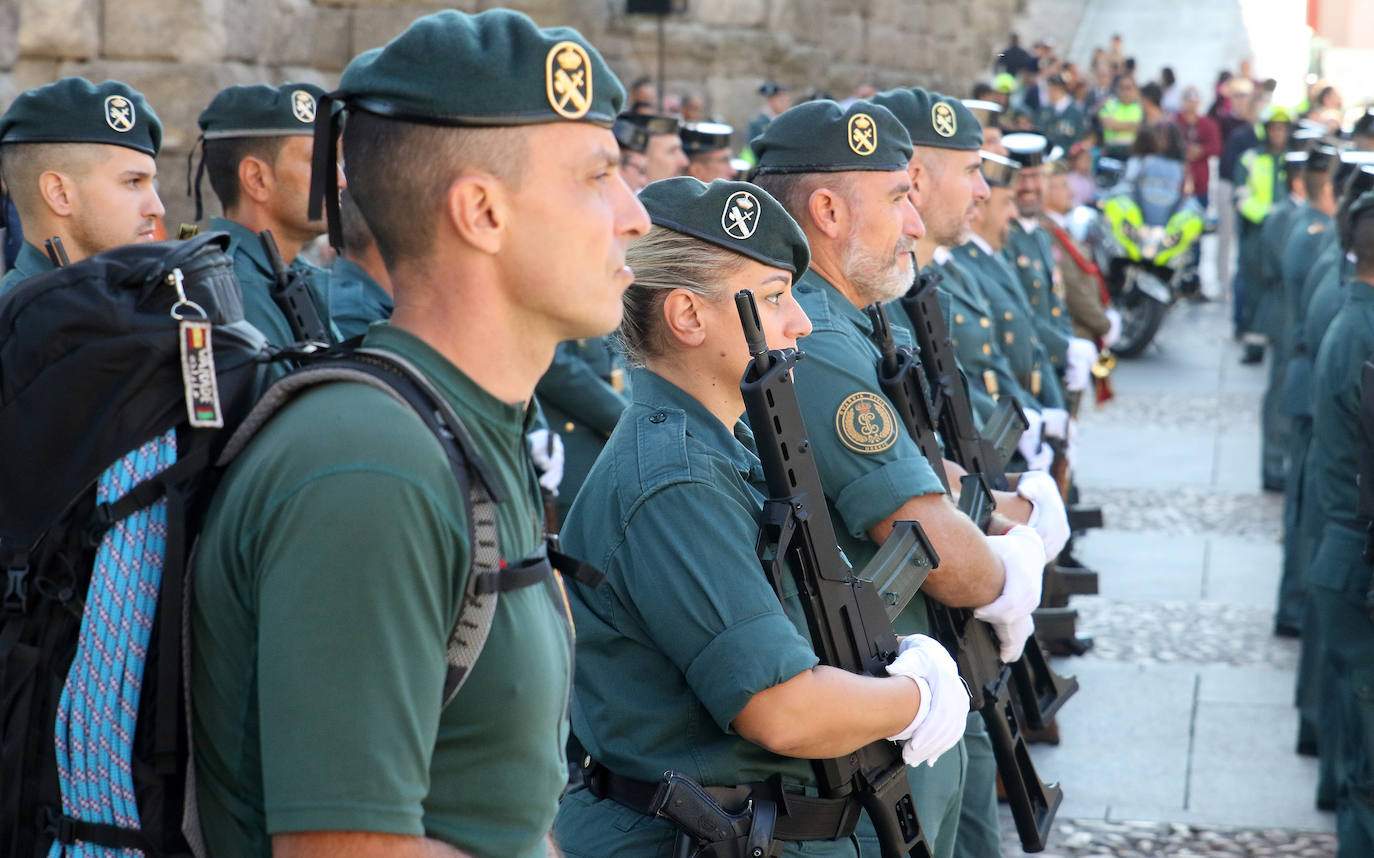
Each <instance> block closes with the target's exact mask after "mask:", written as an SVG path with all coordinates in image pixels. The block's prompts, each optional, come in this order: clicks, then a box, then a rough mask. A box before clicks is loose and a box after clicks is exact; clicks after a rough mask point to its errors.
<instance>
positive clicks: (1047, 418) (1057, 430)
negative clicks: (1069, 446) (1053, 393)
mask: <svg viewBox="0 0 1374 858" xmlns="http://www.w3.org/2000/svg"><path fill="white" fill-rule="evenodd" d="M1040 421H1041V423H1043V424H1044V426H1045V437H1047V438H1064V439H1066V440H1067V439H1068V437H1069V412H1067V411H1065V410H1064V409H1062V408H1046V409H1044V410H1042V411H1041V412H1040Z"/></svg>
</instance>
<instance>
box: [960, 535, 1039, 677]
mask: <svg viewBox="0 0 1374 858" xmlns="http://www.w3.org/2000/svg"><path fill="white" fill-rule="evenodd" d="M987 541H988V547H989V548H991V549H992V553H993V554H996V555H997V559H998V560H1001V561H1002V573H1003V575H1004V576H1005V582H1004V583H1003V584H1002V595H1000V596H998V597H997V598H996V599H994V600H992V601H991V602H989V603H988V604H986V605H984V606H983V607H981V608H976V609H975V610H974V612H973V616H974V617H976V618H978V619H980V620H982V621H983V622H985V623H988V624H989V625H991V626H992V629H993V631H994V632H996V633H997V641H998V643H999V644H1000V645H1001V657H1002V661H1005V662H1008V663H1010V662H1013V661H1016V660H1017V659H1018V658H1020V657H1021V650H1022V648H1023V647H1024V646H1025V645H1026V638H1027V637H1029V636H1030V634H1031V632H1033V631H1035V625H1034V623H1026V622H1023V620H1028V619H1029V618H1030V614H1031V612H1032V611H1034V610H1035V607H1036V606H1037V605H1039V604H1040V585H1041V583H1042V579H1043V577H1044V571H1045V543H1044V542H1042V541H1041V539H1040V534H1038V533H1036V532H1035V531H1034V530H1032V529H1031V528H1029V527H1027V526H1026V525H1024V524H1019V525H1017V526H1016V527H1013V528H1012V529H1011V530H1008V531H1007V532H1006V533H1004V534H1003V535H1001V536H989V537H987Z"/></svg>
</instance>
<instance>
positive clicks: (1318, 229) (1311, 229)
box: [1307, 223, 1326, 235]
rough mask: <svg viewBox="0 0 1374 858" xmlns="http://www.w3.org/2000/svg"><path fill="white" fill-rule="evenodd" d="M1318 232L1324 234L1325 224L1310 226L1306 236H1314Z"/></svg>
mask: <svg viewBox="0 0 1374 858" xmlns="http://www.w3.org/2000/svg"><path fill="white" fill-rule="evenodd" d="M1319 232H1326V224H1324V223H1314V224H1312V225H1310V226H1308V227H1307V234H1308V235H1316V234H1317V233H1319Z"/></svg>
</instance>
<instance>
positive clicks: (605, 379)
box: [534, 336, 630, 516]
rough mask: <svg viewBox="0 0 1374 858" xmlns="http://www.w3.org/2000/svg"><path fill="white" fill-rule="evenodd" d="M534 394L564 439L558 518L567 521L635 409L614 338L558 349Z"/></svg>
mask: <svg viewBox="0 0 1374 858" xmlns="http://www.w3.org/2000/svg"><path fill="white" fill-rule="evenodd" d="M534 390H535V394H536V395H537V396H538V397H539V407H540V408H542V409H543V410H544V417H545V419H546V420H547V421H548V426H549V429H551V430H553V431H554V432H557V433H558V434H559V436H560V437H561V438H562V439H563V456H564V461H563V482H562V483H560V484H559V486H558V514H559V516H566V515H567V514H568V510H569V509H571V508H572V503H573V500H574V499H575V498H576V497H577V490H578V489H579V488H581V486H582V481H583V480H584V479H586V478H587V472H588V471H590V470H591V468H592V463H593V462H595V461H596V457H597V456H598V455H600V453H601V448H602V447H603V446H604V445H605V443H606V439H607V438H609V437H611V431H612V430H614V429H615V425H616V421H618V420H619V419H620V415H621V413H622V412H623V411H624V410H625V407H626V406H627V405H629V404H630V400H629V397H628V396H627V392H626V390H625V369H624V361H623V360H622V359H621V357H620V352H619V351H617V350H616V348H615V346H614V345H613V344H612V342H611V337H609V336H605V337H592V338H590V339H585V340H569V341H568V342H565V343H559V344H558V350H557V351H555V352H554V355H553V363H552V364H551V365H550V366H549V368H548V371H546V372H545V373H544V377H543V378H541V379H540V380H539V385H538V386H537V387H536V388H535V389H534Z"/></svg>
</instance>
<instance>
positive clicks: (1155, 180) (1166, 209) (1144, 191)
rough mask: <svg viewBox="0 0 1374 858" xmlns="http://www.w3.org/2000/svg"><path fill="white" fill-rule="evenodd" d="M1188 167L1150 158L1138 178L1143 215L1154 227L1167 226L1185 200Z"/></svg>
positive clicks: (1181, 163) (1166, 159) (1136, 192)
mask: <svg viewBox="0 0 1374 858" xmlns="http://www.w3.org/2000/svg"><path fill="white" fill-rule="evenodd" d="M1185 175H1186V167H1185V165H1184V164H1183V162H1182V161H1175V160H1173V159H1172V158H1164V157H1162V156H1159V155H1147V156H1145V158H1144V159H1143V160H1142V161H1141V163H1140V169H1139V171H1138V172H1137V173H1136V175H1135V198H1136V202H1137V204H1139V206H1140V215H1141V217H1142V218H1144V220H1145V223H1146V224H1148V225H1150V226H1164V225H1165V224H1167V223H1168V222H1169V217H1170V216H1171V215H1172V214H1173V213H1174V210H1175V209H1176V208H1177V207H1178V205H1179V203H1180V202H1181V201H1182V199H1183V180H1184V176H1185Z"/></svg>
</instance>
